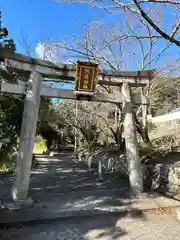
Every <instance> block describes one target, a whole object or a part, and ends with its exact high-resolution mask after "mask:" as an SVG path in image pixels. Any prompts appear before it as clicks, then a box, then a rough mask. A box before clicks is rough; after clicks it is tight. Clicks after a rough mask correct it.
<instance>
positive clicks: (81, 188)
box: [0, 153, 180, 240]
mask: <svg viewBox="0 0 180 240" xmlns="http://www.w3.org/2000/svg"><path fill="white" fill-rule="evenodd" d="M38 158H39V161H40V165H39V166H38V167H37V168H36V169H33V170H32V175H31V183H30V191H29V195H30V196H31V197H33V199H35V200H36V204H35V206H33V207H32V208H29V209H20V210H16V211H12V212H9V211H7V210H3V211H0V226H1V228H2V226H4V225H3V224H2V223H3V221H4V222H10V221H12V222H13V221H17V220H18V221H29V220H33V219H34V220H35V219H37V220H38V219H39V220H38V221H37V222H35V221H34V222H33V221H32V222H31V226H26V224H24V225H23V226H20V225H18V226H16V228H9V229H6V230H3V229H1V231H0V238H1V239H2V240H5V239H12V240H24V239H27V240H33V239H34V240H36V239H38V240H41V239H43V240H46V239H52V240H55V239H56V240H57V239H62V240H63V239H67V240H73V239H80V240H81V239H84V240H90V239H91V240H92V239H97V240H98V239H99V240H113V239H120V240H127V239H129V240H131V239H140V240H142V239H143V240H146V239H147V240H148V239H174V240H176V239H179V237H177V236H178V235H179V234H180V228H179V222H177V220H176V219H175V218H173V217H172V216H171V215H169V214H163V215H162V216H161V215H158V216H155V215H153V214H150V215H143V213H141V214H140V215H139V217H136V218H131V217H127V213H125V212H126V211H127V209H129V208H132V209H138V210H143V209H148V208H157V207H167V206H170V205H172V201H171V200H169V199H167V198H164V197H161V196H159V197H158V196H156V195H153V194H152V195H148V197H147V196H141V198H140V199H137V198H131V197H130V194H129V192H128V191H127V190H128V183H127V182H126V181H122V180H119V179H115V178H114V177H113V174H111V173H109V174H105V176H104V181H103V182H99V181H98V176H97V173H96V172H94V173H89V172H87V166H86V164H84V163H75V162H74V161H73V160H72V155H71V154H65V153H61V154H57V155H55V156H54V157H47V156H38ZM12 181H13V177H12V176H11V177H2V178H0V198H1V200H3V201H4V200H7V199H8V196H9V192H10V189H11V185H12ZM4 193H5V194H4ZM3 194H4V195H3ZM173 204H174V206H178V204H179V203H178V202H173ZM121 210H122V211H121ZM114 211H115V213H114ZM118 211H119V212H121V214H118ZM110 212H111V214H110ZM104 213H105V214H106V215H103V214H104ZM83 214H84V215H83ZM90 214H91V215H93V217H92V216H91V217H90ZM71 216H75V218H71ZM77 216H83V217H82V218H78V217H77ZM85 216H86V217H85ZM46 219H50V221H48V222H46V224H44V223H45V221H44V220H46ZM41 220H42V221H41ZM55 220H56V222H55ZM37 223H38V225H37ZM40 223H41V224H40ZM42 223H43V224H42Z"/></svg>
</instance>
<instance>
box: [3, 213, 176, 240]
mask: <svg viewBox="0 0 180 240" xmlns="http://www.w3.org/2000/svg"><path fill="white" fill-rule="evenodd" d="M179 226H180V223H179V222H178V221H177V220H175V219H174V218H173V217H171V216H169V215H166V214H164V215H162V216H155V215H148V216H144V217H141V218H129V217H123V218H117V217H108V218H96V219H86V221H83V222H82V221H81V222H77V221H76V222H64V223H62V222H61V223H53V224H42V225H36V226H31V227H20V228H12V229H9V230H8V231H7V230H4V231H2V232H1V240H24V239H26V240H49V239H51V240H135V239H137V240H160V239H161V240H179V236H180V227H179Z"/></svg>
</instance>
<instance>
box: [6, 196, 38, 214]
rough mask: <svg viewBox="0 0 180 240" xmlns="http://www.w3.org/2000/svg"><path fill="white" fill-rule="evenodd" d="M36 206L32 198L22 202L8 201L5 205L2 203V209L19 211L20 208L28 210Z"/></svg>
mask: <svg viewBox="0 0 180 240" xmlns="http://www.w3.org/2000/svg"><path fill="white" fill-rule="evenodd" d="M33 205H34V201H33V200H32V198H31V197H28V198H25V199H22V200H17V201H13V200H10V201H7V202H4V203H1V208H2V209H8V210H11V211H13V210H18V209H20V208H28V207H31V206H33Z"/></svg>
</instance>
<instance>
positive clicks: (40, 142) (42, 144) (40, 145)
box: [33, 136, 47, 153]
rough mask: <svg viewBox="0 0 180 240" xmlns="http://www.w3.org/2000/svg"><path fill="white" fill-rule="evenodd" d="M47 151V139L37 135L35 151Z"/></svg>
mask: <svg viewBox="0 0 180 240" xmlns="http://www.w3.org/2000/svg"><path fill="white" fill-rule="evenodd" d="M46 151H47V146H46V141H45V139H44V138H42V136H37V137H36V139H35V143H34V151H33V152H34V153H43V152H46Z"/></svg>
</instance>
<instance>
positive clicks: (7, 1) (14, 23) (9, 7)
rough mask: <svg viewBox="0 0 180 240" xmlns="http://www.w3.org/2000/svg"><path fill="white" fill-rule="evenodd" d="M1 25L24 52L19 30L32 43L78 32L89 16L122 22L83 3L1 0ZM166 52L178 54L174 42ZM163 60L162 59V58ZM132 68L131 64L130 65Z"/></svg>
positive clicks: (89, 19) (56, 38)
mask: <svg viewBox="0 0 180 240" xmlns="http://www.w3.org/2000/svg"><path fill="white" fill-rule="evenodd" d="M0 9H1V10H2V21H3V25H4V26H5V27H7V28H8V30H9V36H10V37H12V38H13V39H14V40H15V43H16V47H17V52H21V53H24V48H23V47H22V45H21V44H20V41H21V39H22V38H21V36H22V33H23V35H24V36H26V37H27V40H28V42H29V43H30V44H32V46H33V50H34V51H35V47H36V45H37V43H38V41H41V40H52V41H55V40H69V39H71V38H72V34H75V35H78V34H79V33H81V32H82V28H83V27H84V26H85V25H86V24H87V23H88V22H89V21H91V20H92V19H101V20H102V21H103V22H105V23H110V22H112V21H117V20H118V22H119V23H120V24H121V22H122V18H121V16H120V15H119V16H114V15H109V14H107V13H106V12H105V11H103V10H100V9H96V8H90V7H89V6H87V5H84V4H77V3H76V4H63V3H57V2H55V1H53V0H0ZM164 13H165V14H164V15H163V18H164V19H165V20H166V21H164V22H165V24H166V25H167V23H169V22H170V19H171V18H170V12H168V11H165V12H164ZM163 44H164V42H163V41H160V42H159V44H158V45H157V47H156V50H160V49H161V48H162V46H163ZM169 52H170V53H171V54H172V53H173V54H174V55H176V56H177V55H178V54H179V50H178V51H177V47H176V46H173V47H171V49H170V50H169ZM162 63H163V62H162ZM129 68H130V69H134V66H133V65H130V66H129Z"/></svg>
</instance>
